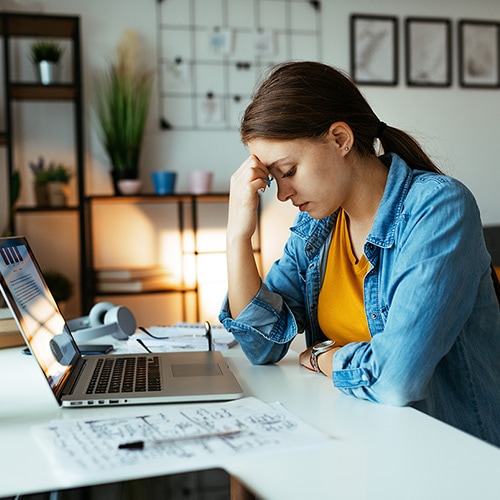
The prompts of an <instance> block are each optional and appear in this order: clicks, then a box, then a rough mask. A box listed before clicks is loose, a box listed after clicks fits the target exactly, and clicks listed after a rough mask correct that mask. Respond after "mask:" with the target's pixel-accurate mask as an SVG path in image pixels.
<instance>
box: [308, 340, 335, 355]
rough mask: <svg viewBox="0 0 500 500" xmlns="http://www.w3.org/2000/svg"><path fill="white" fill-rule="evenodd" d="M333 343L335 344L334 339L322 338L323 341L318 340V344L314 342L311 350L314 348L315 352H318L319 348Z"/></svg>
mask: <svg viewBox="0 0 500 500" xmlns="http://www.w3.org/2000/svg"><path fill="white" fill-rule="evenodd" d="M334 345H335V341H334V340H323V342H320V343H319V344H316V345H315V346H314V347H313V350H315V351H316V352H318V351H319V350H321V349H324V348H325V347H330V346H334Z"/></svg>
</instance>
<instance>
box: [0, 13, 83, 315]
mask: <svg viewBox="0 0 500 500" xmlns="http://www.w3.org/2000/svg"><path fill="white" fill-rule="evenodd" d="M41 39H50V40H57V41H58V42H60V43H61V44H62V45H63V46H64V48H65V54H64V58H63V61H62V62H63V65H64V67H65V72H64V75H63V78H62V80H61V83H55V84H50V85H41V84H40V83H38V81H37V80H36V77H35V72H34V71H33V74H31V72H29V71H27V69H31V67H30V65H31V62H30V61H29V47H30V44H31V43H33V42H34V41H36V40H41ZM0 42H1V44H2V49H3V50H2V55H1V59H0V79H1V81H2V83H3V91H4V92H3V94H4V95H3V102H1V103H0V104H1V106H0V109H2V111H3V116H2V117H1V122H0V149H3V150H4V151H5V154H4V158H5V162H3V161H2V159H0V166H1V168H2V172H1V175H2V178H3V179H5V182H2V184H4V186H2V187H1V188H0V189H1V191H2V193H1V194H2V196H1V197H2V198H3V199H4V200H11V196H12V193H11V192H10V182H9V180H10V179H11V178H12V174H13V172H15V171H17V172H19V173H20V178H21V184H22V187H21V196H20V199H19V201H18V203H17V204H16V208H15V211H14V213H9V214H7V215H6V216H5V220H2V221H0V224H3V225H4V227H5V226H6V227H7V228H10V231H9V232H10V233H12V234H16V233H19V232H22V233H23V234H24V235H25V236H26V237H27V238H28V240H29V241H30V243H31V244H32V246H33V247H34V248H35V252H36V253H37V254H39V250H38V249H39V248H43V249H44V251H46V252H47V251H48V250H47V248H50V251H51V252H53V254H52V255H51V256H50V257H49V259H48V260H49V261H50V260H52V262H53V263H54V266H56V265H57V264H56V262H57V263H60V260H59V256H58V251H59V252H66V249H65V245H64V243H63V239H64V240H65V241H68V240H71V242H72V248H73V250H74V251H75V252H76V254H77V255H73V256H71V257H69V256H66V257H67V260H68V261H69V262H70V266H71V269H70V270H69V272H70V274H71V276H70V279H71V280H72V281H73V284H74V290H75V294H76V296H77V299H76V300H75V304H76V305H75V311H72V313H73V314H75V313H77V314H78V313H79V312H80V309H81V305H82V304H84V303H85V289H84V287H83V289H82V286H81V285H84V283H85V280H83V279H82V277H83V272H84V270H85V245H84V241H85V240H84V238H85V232H84V231H85V220H84V207H83V200H84V185H85V184H84V150H83V148H84V146H83V125H82V122H83V118H82V84H81V54H80V21H79V18H78V17H74V16H56V15H38V14H36V15H34V14H21V13H0ZM39 106H45V108H43V109H42V110H41V112H40V109H39ZM47 106H48V107H47ZM45 110H47V111H48V112H47V113H45ZM37 113H38V115H39V116H40V115H41V116H42V117H44V116H45V118H46V119H45V120H44V119H43V118H42V120H41V124H39V125H37V124H36V123H30V122H31V118H32V116H34V115H35V114H37ZM44 113H45V115H44ZM39 121H40V120H39ZM50 128H59V129H61V128H63V129H64V130H68V131H69V132H68V134H69V135H70V140H69V142H70V144H69V145H66V144H65V145H64V146H62V145H61V144H51V141H50V139H47V134H46V132H47V131H48V130H49V129H50ZM28 133H29V134H30V140H32V144H31V149H30V147H29V146H28V147H27V149H25V147H26V144H25V141H26V137H27V135H28ZM68 148H69V149H68ZM26 150H27V151H29V153H27V152H26ZM61 150H62V151H63V153H64V154H66V155H67V154H68V151H69V156H70V158H71V159H70V160H69V161H70V162H71V166H72V167H73V172H74V179H73V181H72V185H71V187H72V193H71V196H70V202H69V205H68V206H65V207H61V208H59V207H57V208H51V207H37V206H35V203H34V202H33V201H32V199H33V198H34V197H32V196H30V194H31V193H30V191H31V190H32V186H31V184H32V177H31V172H30V171H29V168H28V165H27V163H28V161H32V160H36V159H37V158H38V156H40V155H43V156H44V157H45V158H46V160H47V161H50V160H54V161H61V159H60V158H59V157H58V155H59V154H60V153H61ZM26 154H29V155H30V157H25V156H24V155H26ZM63 163H69V162H66V161H63ZM4 208H5V209H6V211H8V208H9V203H8V202H5V203H4V206H3V207H2V211H3V209H4ZM68 218H69V219H70V224H71V227H72V228H74V229H72V231H71V232H69V234H66V235H64V234H58V231H59V230H58V229H56V228H59V227H60V221H61V220H66V219H68ZM61 227H65V226H64V222H63V223H62V226H61ZM33 228H35V229H33ZM61 232H65V230H64V229H63V230H61ZM58 238H60V239H59V241H58ZM49 242H50V245H48V243H49ZM42 253H43V252H42ZM49 265H50V264H49ZM43 267H44V265H43V263H42V268H43ZM63 272H64V271H63Z"/></svg>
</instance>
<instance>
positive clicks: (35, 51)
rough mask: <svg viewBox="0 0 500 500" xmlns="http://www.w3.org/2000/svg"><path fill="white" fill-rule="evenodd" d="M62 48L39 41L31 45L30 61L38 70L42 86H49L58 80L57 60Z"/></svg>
mask: <svg viewBox="0 0 500 500" xmlns="http://www.w3.org/2000/svg"><path fill="white" fill-rule="evenodd" d="M62 53H63V48H62V47H61V45H60V44H58V43H57V42H51V41H47V40H40V41H37V42H34V43H33V44H31V60H32V61H33V64H35V65H36V67H37V69H38V76H39V78H40V83H41V84H42V85H50V84H51V83H54V82H56V81H57V80H58V78H59V60H60V58H61V56H62Z"/></svg>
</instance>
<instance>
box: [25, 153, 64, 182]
mask: <svg viewBox="0 0 500 500" xmlns="http://www.w3.org/2000/svg"><path fill="white" fill-rule="evenodd" d="M28 165H29V166H30V168H31V171H32V172H33V175H34V176H35V185H37V186H43V185H44V184H47V183H48V182H64V183H65V184H66V183H68V182H69V180H70V179H71V176H72V174H71V172H70V171H69V169H68V167H66V166H65V165H63V164H62V163H57V164H56V163H55V162H50V163H49V164H48V165H46V164H45V159H44V158H43V156H40V157H39V158H38V161H37V162H34V161H30V162H28Z"/></svg>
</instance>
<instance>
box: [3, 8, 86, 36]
mask: <svg viewBox="0 0 500 500" xmlns="http://www.w3.org/2000/svg"><path fill="white" fill-rule="evenodd" d="M75 30H76V26H75V23H74V21H73V20H72V19H68V18H67V17H64V16H51V15H49V16H46V15H43V16H41V15H34V14H18V13H15V15H11V16H9V17H7V22H6V33H2V34H8V35H9V36H19V37H51V38H54V37H63V38H71V37H73V36H75ZM0 33H1V28H0Z"/></svg>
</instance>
